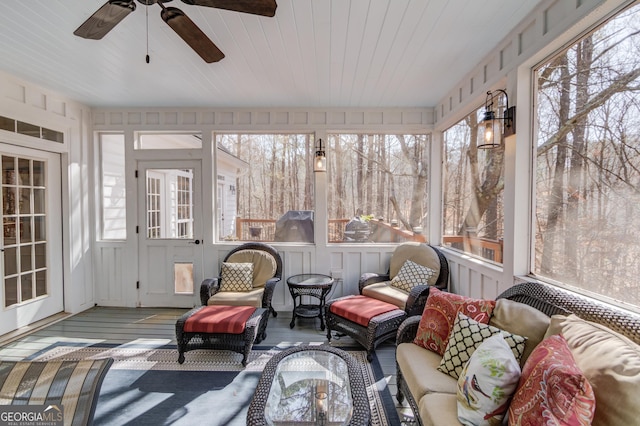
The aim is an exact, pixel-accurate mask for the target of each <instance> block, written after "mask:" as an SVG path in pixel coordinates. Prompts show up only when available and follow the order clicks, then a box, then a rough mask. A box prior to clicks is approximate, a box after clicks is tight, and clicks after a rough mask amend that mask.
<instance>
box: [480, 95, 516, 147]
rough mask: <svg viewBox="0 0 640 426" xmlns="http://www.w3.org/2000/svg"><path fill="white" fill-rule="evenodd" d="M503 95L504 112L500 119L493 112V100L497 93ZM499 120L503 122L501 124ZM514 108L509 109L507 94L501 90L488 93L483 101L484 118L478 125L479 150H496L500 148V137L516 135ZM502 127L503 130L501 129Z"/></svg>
mask: <svg viewBox="0 0 640 426" xmlns="http://www.w3.org/2000/svg"><path fill="white" fill-rule="evenodd" d="M497 92H501V93H503V94H504V99H505V105H506V107H505V110H504V112H503V114H502V117H499V116H498V115H496V111H494V105H493V99H494V98H496V97H498V93H497ZM500 120H504V123H502V122H501V121H500ZM515 120H516V107H515V106H512V107H509V96H508V95H507V92H505V91H504V90H502V89H498V90H495V91H493V92H492V91H488V92H487V97H486V99H485V101H484V118H483V119H482V122H481V123H480V129H481V132H480V137H481V138H482V140H478V148H479V149H490V148H497V147H499V146H500V140H501V137H500V135H502V136H511V135H515V133H516V121H515ZM503 126H504V128H503ZM496 135H497V136H498V140H496Z"/></svg>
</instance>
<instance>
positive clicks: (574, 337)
mask: <svg viewBox="0 0 640 426" xmlns="http://www.w3.org/2000/svg"><path fill="white" fill-rule="evenodd" d="M549 332H550V333H551V334H558V333H560V334H562V337H564V338H565V340H566V341H567V345H568V346H569V349H570V350H571V355H573V359H575V361H576V365H577V366H578V368H580V370H582V372H583V373H584V375H585V377H586V378H587V380H589V384H591V387H592V388H593V393H594V395H595V396H596V401H598V403H597V404H596V412H595V414H594V416H593V424H596V425H632V424H637V423H638V421H639V419H640V403H638V401H639V399H638V393H639V391H640V345H638V344H636V343H634V342H632V341H631V340H630V339H628V338H626V337H624V336H622V335H620V334H619V333H617V332H615V331H613V330H611V329H610V328H608V327H605V326H604V325H602V324H597V323H594V322H589V321H585V320H583V319H582V318H580V317H578V316H576V315H569V316H567V317H564V316H560V315H554V316H552V317H551V325H549Z"/></svg>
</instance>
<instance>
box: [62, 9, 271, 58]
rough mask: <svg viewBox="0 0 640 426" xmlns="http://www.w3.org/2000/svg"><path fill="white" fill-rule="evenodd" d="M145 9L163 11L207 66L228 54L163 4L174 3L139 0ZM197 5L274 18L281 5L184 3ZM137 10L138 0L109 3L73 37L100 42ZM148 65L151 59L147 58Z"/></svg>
mask: <svg viewBox="0 0 640 426" xmlns="http://www.w3.org/2000/svg"><path fill="white" fill-rule="evenodd" d="M137 1H138V3H142V4H143V5H145V6H150V5H152V4H154V3H158V5H159V6H160V7H161V8H162V12H161V13H160V16H161V17H162V20H163V21H164V22H166V23H167V24H168V25H169V26H170V27H171V29H173V31H175V32H176V33H177V34H178V35H179V36H180V37H181V38H182V39H183V40H184V41H185V42H186V43H187V44H188V45H189V46H191V48H192V49H193V50H195V52H196V53H197V54H198V55H200V57H201V58H202V59H204V61H205V62H207V63H212V62H218V61H219V60H221V59H222V58H224V53H222V51H221V50H220V49H218V47H217V46H216V45H215V44H213V42H212V41H211V40H210V39H209V38H208V37H207V36H206V35H205V33H203V32H202V30H201V29H200V28H198V26H197V25H196V24H195V23H194V22H193V21H192V20H191V19H189V17H188V16H187V15H185V14H184V12H183V11H181V10H180V9H178V8H176V7H166V6H165V5H164V4H163V3H167V2H170V1H171V0H137ZM182 2H183V3H186V4H189V5H195V6H205V7H213V8H217V9H226V10H231V11H234V12H244V13H250V14H252V15H260V16H268V17H272V16H274V15H275V14H276V8H277V7H278V5H277V4H276V1H275V0H182ZM134 10H136V3H135V1H134V0H109V1H107V2H106V3H105V4H104V5H102V7H101V8H100V9H98V10H97V11H96V12H95V13H94V14H93V15H91V16H90V17H89V19H87V20H86V21H84V22H83V23H82V25H80V26H79V27H78V29H77V30H75V31H74V32H73V34H75V35H77V36H78V37H82V38H87V39H92V40H100V39H101V38H102V37H104V36H105V35H106V34H107V33H108V32H109V31H111V30H112V29H113V27H115V26H116V25H117V24H118V23H120V21H122V20H123V19H124V18H126V17H127V15H129V14H130V13H131V12H133V11H134ZM147 62H148V57H147Z"/></svg>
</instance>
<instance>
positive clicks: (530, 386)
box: [509, 335, 596, 426]
mask: <svg viewBox="0 0 640 426" xmlns="http://www.w3.org/2000/svg"><path fill="white" fill-rule="evenodd" d="M595 405H596V400H595V395H594V394H593V389H592V388H591V385H590V384H589V381H588V380H587V378H586V377H585V376H584V374H583V373H582V371H581V370H580V368H578V366H577V365H576V363H575V360H574V358H573V355H571V351H570V350H569V346H568V344H567V341H566V340H565V339H564V337H562V336H560V335H555V336H551V337H549V338H547V339H544V340H543V341H542V342H540V344H539V345H538V346H537V347H536V348H535V349H534V350H533V352H532V353H531V355H530V356H529V359H528V360H527V362H526V363H525V364H524V367H523V368H522V376H521V377H520V382H519V383H518V388H517V390H516V393H515V395H514V396H513V400H512V401H511V405H510V406H509V425H513V426H519V425H534V424H554V425H556V424H557V425H590V424H591V421H592V420H593V414H594V411H595Z"/></svg>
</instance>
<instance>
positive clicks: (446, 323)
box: [413, 287, 496, 355]
mask: <svg viewBox="0 0 640 426" xmlns="http://www.w3.org/2000/svg"><path fill="white" fill-rule="evenodd" d="M495 306H496V302H495V300H483V299H472V298H470V297H466V296H461V295H459V294H453V293H447V292H444V291H440V290H438V289H437V288H435V287H431V288H430V289H429V297H428V298H427V303H426V305H425V307H424V311H423V312H422V318H421V319H420V324H419V325H418V332H417V333H416V337H415V339H414V340H413V343H415V344H416V345H418V346H422V347H423V348H426V349H429V350H430V351H433V352H436V353H438V354H440V355H444V350H445V349H446V347H447V343H448V342H449V334H450V333H451V329H452V328H453V323H454V322H455V320H456V316H457V315H458V312H461V313H463V314H465V315H466V316H468V317H470V318H472V319H474V320H476V321H478V322H479V323H482V324H487V323H489V318H490V317H491V313H492V312H493V308H494V307H495Z"/></svg>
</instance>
